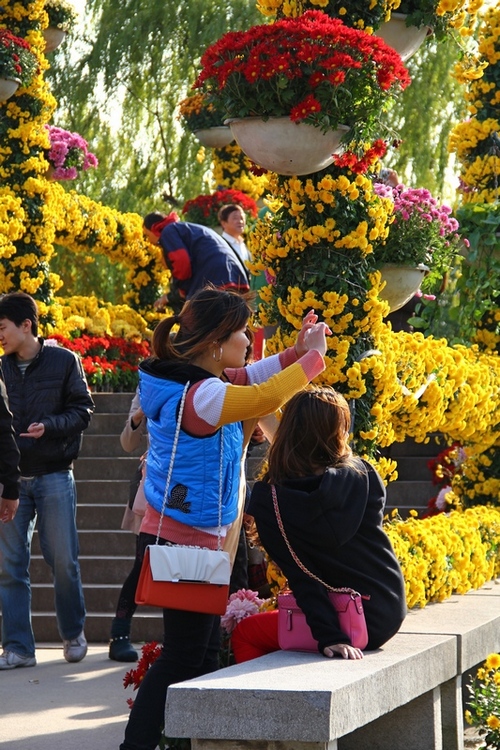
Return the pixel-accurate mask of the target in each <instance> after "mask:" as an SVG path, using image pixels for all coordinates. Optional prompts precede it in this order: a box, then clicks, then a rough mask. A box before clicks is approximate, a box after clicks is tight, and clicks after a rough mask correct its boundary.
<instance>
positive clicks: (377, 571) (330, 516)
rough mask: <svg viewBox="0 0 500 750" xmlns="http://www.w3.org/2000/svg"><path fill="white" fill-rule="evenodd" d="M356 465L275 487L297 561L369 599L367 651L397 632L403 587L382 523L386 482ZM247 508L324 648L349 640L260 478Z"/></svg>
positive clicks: (369, 468)
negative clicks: (279, 517)
mask: <svg viewBox="0 0 500 750" xmlns="http://www.w3.org/2000/svg"><path fill="white" fill-rule="evenodd" d="M356 464H357V465H356ZM356 464H355V465H354V466H344V467H337V468H330V469H327V470H326V471H325V473H324V474H322V475H321V476H312V477H304V478H302V479H294V480H289V481H286V482H285V483H284V484H283V485H280V486H277V488H276V490H277V496H278V503H279V509H280V513H281V517H282V520H283V526H284V528H285V532H286V534H287V536H288V539H289V541H290V544H291V546H292V549H293V551H294V552H295V554H296V555H297V557H298V558H299V560H300V561H301V562H302V563H303V564H304V565H305V566H306V567H307V568H308V569H309V570H310V571H311V572H312V573H314V574H315V575H317V576H319V578H321V579H322V580H323V581H325V582H326V583H328V584H329V585H330V586H333V587H336V588H340V587H343V586H348V587H350V588H353V589H355V590H356V591H359V592H360V593H361V594H365V595H368V596H369V597H370V599H369V600H367V601H364V602H363V607H364V610H365V616H366V624H367V627H368V636H369V642H368V646H367V649H368V650H372V649H376V648H379V647H380V646H381V645H382V644H383V643H385V642H386V641H387V640H389V638H391V637H392V636H393V635H394V634H395V633H396V632H397V631H398V630H399V628H400V626H401V623H402V622H403V620H404V618H405V614H406V603H405V584H404V579H403V575H402V573H401V569H400V566H399V563H398V561H397V559H396V555H395V554H394V550H393V548H392V545H391V542H390V540H389V538H388V536H387V534H386V533H385V531H384V530H383V528H382V521H383V512H384V504H385V488H384V485H383V483H382V480H381V479H380V477H379V475H378V474H377V472H376V471H375V469H374V468H373V467H372V466H371V465H370V464H369V463H367V462H366V461H362V460H361V459H357V460H356ZM247 512H248V513H249V514H251V515H252V516H254V517H255V522H256V525H257V531H258V533H259V537H260V540H261V542H262V545H263V546H264V548H265V549H266V551H267V553H268V554H269V556H270V557H271V559H272V560H274V562H275V563H276V564H277V565H279V567H280V568H281V570H282V571H283V573H284V574H285V576H286V577H287V578H288V582H289V585H290V588H291V589H292V591H293V593H294V595H295V598H296V599H297V603H298V604H299V606H300V607H301V609H302V611H303V612H304V614H305V616H306V620H307V622H308V624H309V627H310V628H311V631H312V634H313V636H314V637H315V639H316V640H317V641H319V650H320V651H323V648H324V647H325V646H331V645H333V644H336V643H345V642H346V636H345V635H344V634H343V633H342V632H341V630H340V628H339V622H338V617H337V613H336V612H335V610H334V608H333V606H332V604H331V603H330V600H329V599H328V594H327V590H326V588H325V587H324V586H322V585H321V584H320V583H318V582H317V581H315V580H313V579H312V578H310V577H309V576H308V575H307V574H306V573H304V572H302V570H300V569H299V567H298V566H297V565H296V563H295V562H294V561H293V559H292V557H291V555H290V553H289V551H288V549H287V547H286V545H285V542H284V540H283V537H282V536H281V533H280V531H279V528H278V524H277V522H276V517H275V513H274V508H273V502H272V497H271V487H270V485H269V484H265V483H264V482H256V483H255V485H254V488H253V490H252V495H251V500H250V504H249V508H248V511H247Z"/></svg>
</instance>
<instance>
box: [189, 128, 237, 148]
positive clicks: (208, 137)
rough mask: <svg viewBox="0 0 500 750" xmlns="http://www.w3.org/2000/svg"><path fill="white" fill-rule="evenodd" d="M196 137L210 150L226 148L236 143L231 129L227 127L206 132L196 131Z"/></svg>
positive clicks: (205, 130)
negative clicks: (233, 142)
mask: <svg viewBox="0 0 500 750" xmlns="http://www.w3.org/2000/svg"><path fill="white" fill-rule="evenodd" d="M194 135H195V136H196V138H198V140H199V142H200V143H201V144H202V145H203V146H208V147H209V148H224V146H229V144H230V143H231V142H232V141H234V136H233V134H232V133H231V128H229V127H228V126H227V125H221V126H220V127H215V128H205V129H204V130H195V131H194Z"/></svg>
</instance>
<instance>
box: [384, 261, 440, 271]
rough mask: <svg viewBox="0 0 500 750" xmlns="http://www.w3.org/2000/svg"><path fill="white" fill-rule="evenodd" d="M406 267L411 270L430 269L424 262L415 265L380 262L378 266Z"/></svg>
mask: <svg viewBox="0 0 500 750" xmlns="http://www.w3.org/2000/svg"><path fill="white" fill-rule="evenodd" d="M388 267H389V268H408V269H410V270H412V271H430V270H431V269H430V268H429V266H426V265H425V263H417V265H414V264H413V263H389V262H387V263H385V262H384V263H380V265H379V268H388Z"/></svg>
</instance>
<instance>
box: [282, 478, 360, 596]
mask: <svg viewBox="0 0 500 750" xmlns="http://www.w3.org/2000/svg"><path fill="white" fill-rule="evenodd" d="M271 493H272V496H273V505H274V512H275V514H276V521H277V522H278V528H279V530H280V531H281V536H282V537H283V539H284V541H285V544H286V546H287V548H288V551H289V553H290V554H291V556H292V558H293V561H294V562H295V563H296V565H298V567H299V568H300V569H301V570H302V571H303V572H304V573H307V575H308V576H310V577H311V578H314V580H315V581H318V583H322V584H323V586H325V588H327V589H328V591H334V592H335V593H337V594H351V596H352V597H354V596H360V594H358V592H357V591H354V589H350V588H348V587H345V588H340V589H336V588H334V587H333V586H330V584H328V583H325V581H323V579H321V578H320V577H319V576H317V575H315V574H314V573H312V572H311V571H310V570H309V569H308V568H306V566H305V565H304V563H303V562H301V561H300V560H299V558H298V557H297V555H296V554H295V552H294V550H293V549H292V545H291V544H290V542H289V541H288V537H287V535H286V532H285V527H284V526H283V521H282V520H281V513H280V509H279V505H278V495H277V494H276V487H275V486H274V484H272V485H271Z"/></svg>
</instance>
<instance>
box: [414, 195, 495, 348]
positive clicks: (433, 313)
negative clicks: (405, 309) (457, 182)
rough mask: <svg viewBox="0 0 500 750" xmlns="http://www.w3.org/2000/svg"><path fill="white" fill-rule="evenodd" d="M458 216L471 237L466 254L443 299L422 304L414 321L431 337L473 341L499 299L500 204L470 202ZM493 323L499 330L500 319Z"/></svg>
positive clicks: (466, 233) (456, 269)
mask: <svg viewBox="0 0 500 750" xmlns="http://www.w3.org/2000/svg"><path fill="white" fill-rule="evenodd" d="M456 217H457V219H458V221H459V223H460V230H459V231H460V234H461V235H462V237H463V238H465V239H466V242H465V243H464V244H463V247H462V254H463V258H462V260H461V261H460V262H459V264H458V265H456V266H455V267H454V268H453V269H452V270H451V272H450V276H449V279H448V284H447V287H446V289H445V290H443V293H442V294H441V295H439V297H438V299H437V300H435V301H427V302H426V301H423V302H421V303H419V305H417V308H416V311H415V312H416V315H415V317H413V318H411V319H410V321H409V322H410V323H411V324H412V325H414V326H415V327H416V328H420V329H423V330H424V331H425V334H426V335H429V334H432V335H434V336H445V337H446V338H447V339H448V340H449V342H450V343H463V344H470V343H471V342H472V341H473V339H474V338H475V336H476V332H477V328H478V326H479V325H480V324H481V323H484V322H485V319H486V318H487V316H488V315H489V314H490V311H491V310H494V309H495V308H497V307H498V303H499V299H500V204H498V203H497V204H478V203H467V204H465V205H464V206H462V207H461V208H459V209H458V210H457V211H456ZM467 243H468V244H469V245H470V246H469V247H467ZM494 325H495V326H496V329H497V330H496V333H497V334H500V322H499V321H494Z"/></svg>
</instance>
